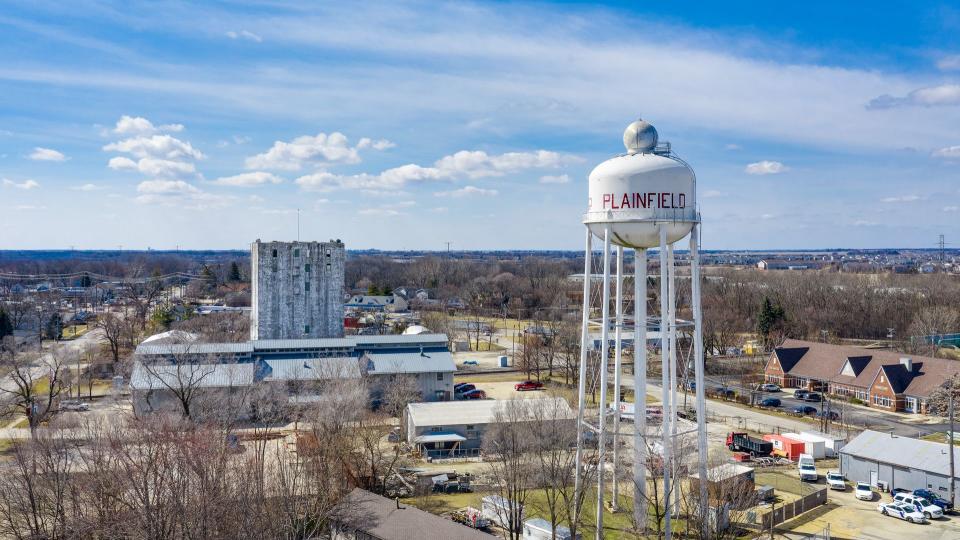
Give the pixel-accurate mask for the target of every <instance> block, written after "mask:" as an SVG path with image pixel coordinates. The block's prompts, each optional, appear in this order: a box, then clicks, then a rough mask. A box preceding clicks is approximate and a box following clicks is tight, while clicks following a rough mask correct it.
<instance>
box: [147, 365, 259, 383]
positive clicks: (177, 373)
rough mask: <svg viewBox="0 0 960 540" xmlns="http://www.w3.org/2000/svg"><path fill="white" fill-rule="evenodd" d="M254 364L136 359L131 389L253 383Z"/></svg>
mask: <svg viewBox="0 0 960 540" xmlns="http://www.w3.org/2000/svg"><path fill="white" fill-rule="evenodd" d="M253 372H254V365H253V363H251V362H246V363H242V364H241V363H237V364H176V365H174V364H159V365H151V366H150V367H149V368H147V367H145V366H144V365H143V364H142V363H140V362H137V363H136V364H135V365H134V366H133V374H131V375H130V388H132V389H134V390H161V389H169V388H174V389H177V388H226V387H231V386H247V385H250V384H253Z"/></svg>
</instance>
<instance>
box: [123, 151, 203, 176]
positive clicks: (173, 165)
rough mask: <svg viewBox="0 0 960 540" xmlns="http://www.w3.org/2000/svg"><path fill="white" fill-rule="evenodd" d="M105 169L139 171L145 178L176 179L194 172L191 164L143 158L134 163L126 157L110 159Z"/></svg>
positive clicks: (194, 169) (194, 168)
mask: <svg viewBox="0 0 960 540" xmlns="http://www.w3.org/2000/svg"><path fill="white" fill-rule="evenodd" d="M107 167H110V168H111V169H114V170H117V171H139V172H141V173H143V174H144V175H146V176H161V177H177V176H183V175H188V174H193V173H195V172H196V167H194V165H193V163H189V162H186V161H174V160H171V159H158V158H143V159H139V160H137V161H134V160H132V159H130V158H128V157H123V156H117V157H114V158H110V161H109V162H107Z"/></svg>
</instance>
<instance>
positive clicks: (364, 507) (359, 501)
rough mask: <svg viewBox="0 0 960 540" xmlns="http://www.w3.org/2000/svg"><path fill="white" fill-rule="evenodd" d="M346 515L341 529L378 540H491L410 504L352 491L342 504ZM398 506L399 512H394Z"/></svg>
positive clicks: (486, 536) (357, 489) (357, 490)
mask: <svg viewBox="0 0 960 540" xmlns="http://www.w3.org/2000/svg"><path fill="white" fill-rule="evenodd" d="M341 506H342V507H343V508H344V509H345V512H346V513H348V515H349V518H346V519H344V520H343V522H342V523H341V526H343V527H346V528H349V529H355V530H359V531H363V532H364V533H366V534H367V535H369V536H370V537H372V538H376V539H378V540H407V539H409V538H417V539H419V540H448V539H450V538H457V539H463V540H490V538H491V536H490V535H488V534H486V533H483V532H480V531H478V530H476V529H472V528H470V527H467V526H466V525H461V524H459V523H457V522H455V521H453V520H450V519H446V518H442V517H440V516H436V515H433V514H430V513H428V512H424V511H423V510H419V509H417V508H414V507H413V506H410V505H409V504H405V503H401V504H399V505H398V504H397V502H396V501H393V500H390V499H387V498H386V497H381V496H380V495H376V494H374V493H370V492H369V491H366V490H363V489H360V488H355V489H354V490H353V491H351V492H350V493H349V494H348V495H347V496H346V497H345V498H344V500H343V501H342V504H341ZM398 506H399V508H397V507H398Z"/></svg>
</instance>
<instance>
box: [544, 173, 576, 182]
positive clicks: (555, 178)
mask: <svg viewBox="0 0 960 540" xmlns="http://www.w3.org/2000/svg"><path fill="white" fill-rule="evenodd" d="M540 183H541V184H569V183H570V175H567V174H556V175H552V174H547V175H544V176H541V177H540Z"/></svg>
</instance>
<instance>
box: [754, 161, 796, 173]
mask: <svg viewBox="0 0 960 540" xmlns="http://www.w3.org/2000/svg"><path fill="white" fill-rule="evenodd" d="M744 170H745V171H746V173H747V174H761V175H762V174H780V173H782V172H786V171H788V170H790V169H789V168H788V167H787V166H786V165H784V164H783V163H780V162H779V161H767V160H763V161H758V162H756V163H751V164H749V165H747V167H746V169H744Z"/></svg>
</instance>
